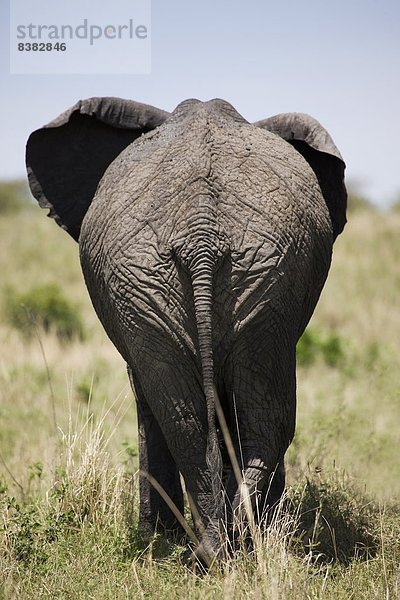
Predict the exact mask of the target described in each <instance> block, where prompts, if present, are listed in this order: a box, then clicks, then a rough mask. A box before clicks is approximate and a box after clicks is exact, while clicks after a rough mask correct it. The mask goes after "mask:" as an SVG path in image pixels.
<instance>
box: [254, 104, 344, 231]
mask: <svg viewBox="0 0 400 600" xmlns="http://www.w3.org/2000/svg"><path fill="white" fill-rule="evenodd" d="M254 125H256V126H257V127H261V128H262V129H267V130H268V131H271V132H272V133H275V134H276V135H279V136H280V137H281V138H283V139H284V140H286V141H287V142H289V144H291V145H292V146H293V147H294V148H296V150H297V151H298V152H300V154H302V155H303V157H304V158H305V159H306V161H307V162H308V164H309V165H310V167H311V168H312V169H313V171H314V173H315V175H316V176H317V179H318V183H319V185H320V187H321V191H322V195H323V197H324V199H325V202H326V204H327V207H328V210H329V214H330V217H331V221H332V229H333V236H334V239H336V237H337V236H338V235H339V233H341V232H342V231H343V229H344V226H345V224H346V209H347V192H346V188H345V185H344V171H345V168H346V165H345V163H344V161H343V158H342V157H341V154H340V152H339V150H338V149H337V148H336V146H335V144H334V142H333V140H332V138H331V136H330V135H329V133H328V132H327V131H326V129H324V128H323V127H322V125H321V124H320V123H318V121H316V120H315V119H313V118H312V117H310V116H309V115H306V114H302V113H283V114H280V115H276V116H274V117H270V118H269V119H264V120H263V121H257V122H256V123H254Z"/></svg>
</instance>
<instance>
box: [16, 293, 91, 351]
mask: <svg viewBox="0 0 400 600" xmlns="http://www.w3.org/2000/svg"><path fill="white" fill-rule="evenodd" d="M6 314H7V316H8V319H9V321H10V323H11V324H12V325H13V326H14V327H16V328H17V329H19V330H20V331H22V332H23V333H24V334H26V335H27V336H28V337H30V336H32V335H33V334H34V332H35V328H36V327H40V328H42V329H44V330H45V331H51V330H53V331H55V332H56V334H57V335H58V336H59V338H61V339H66V340H70V339H72V338H73V337H78V338H80V339H82V338H83V326H82V322H81V319H80V317H79V314H78V312H77V308H76V307H75V306H73V305H72V304H71V303H70V302H69V301H68V300H67V299H66V298H65V296H64V295H63V293H62V291H61V290H60V288H59V287H58V286H57V285H55V284H48V285H42V286H38V287H34V288H32V289H31V290H30V291H29V292H26V293H24V294H17V293H15V292H12V291H10V290H9V291H8V292H7V296H6Z"/></svg>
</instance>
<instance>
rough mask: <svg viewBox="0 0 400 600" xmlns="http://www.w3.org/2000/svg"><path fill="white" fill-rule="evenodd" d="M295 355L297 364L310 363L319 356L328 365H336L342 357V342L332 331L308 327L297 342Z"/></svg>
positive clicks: (338, 364)
mask: <svg viewBox="0 0 400 600" xmlns="http://www.w3.org/2000/svg"><path fill="white" fill-rule="evenodd" d="M296 355H297V362H298V364H299V365H301V366H303V367H308V366H310V365H312V364H313V363H314V362H315V361H316V359H317V358H318V357H319V356H321V357H322V358H323V360H324V361H325V362H326V364H327V365H329V366H330V367H337V366H340V365H341V363H342V361H343V358H344V343H343V340H342V339H341V338H340V337H339V336H338V335H337V334H336V333H334V332H332V331H320V330H317V329H314V328H312V327H308V328H307V329H306V331H305V332H304V333H303V335H302V336H301V338H300V340H299V341H298V343H297V348H296Z"/></svg>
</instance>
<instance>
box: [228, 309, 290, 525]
mask: <svg viewBox="0 0 400 600" xmlns="http://www.w3.org/2000/svg"><path fill="white" fill-rule="evenodd" d="M258 340H259V343H257V341H258ZM225 381H226V384H225V385H226V388H227V390H229V395H230V403H229V406H228V411H229V413H230V415H229V417H228V420H229V422H230V428H231V431H232V437H233V439H234V440H235V447H236V453H237V458H238V462H239V465H240V467H241V470H242V473H243V479H244V481H245V483H246V484H247V486H248V492H249V493H250V494H251V497H252V503H253V508H254V513H255V516H256V518H257V517H258V518H261V515H262V514H263V513H264V512H265V509H266V508H268V507H269V508H271V507H272V506H273V505H276V503H277V502H278V501H279V499H280V497H281V495H282V493H283V489H284V483H285V471H284V455H285V452H286V450H287V448H288V446H289V444H290V442H291V440H292V438H293V435H294V427H295V412H296V375H295V342H294V341H291V339H290V336H289V335H288V333H287V331H285V329H284V328H283V327H282V329H279V328H278V327H277V326H275V328H272V327H269V326H268V321H267V320H266V319H265V318H262V317H261V318H260V319H259V320H258V319H257V320H255V321H254V322H253V323H251V324H248V325H247V329H246V331H244V332H243V334H242V336H241V337H238V339H237V340H236V342H235V344H234V347H233V349H232V352H231V354H230V356H229V359H228V360H227V364H226V370H225ZM232 415H234V418H232ZM227 495H228V504H230V505H231V506H232V511H233V512H235V511H238V512H240V511H239V510H238V509H239V506H240V504H241V493H240V487H239V486H238V482H237V481H236V477H235V475H234V474H233V472H232V474H231V476H230V479H229V481H228V485H227Z"/></svg>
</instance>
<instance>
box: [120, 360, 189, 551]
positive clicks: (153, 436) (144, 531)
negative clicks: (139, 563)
mask: <svg viewBox="0 0 400 600" xmlns="http://www.w3.org/2000/svg"><path fill="white" fill-rule="evenodd" d="M128 375H129V380H130V382H131V386H132V389H133V391H134V393H135V397H136V404H137V418H138V432H139V467H140V470H141V473H140V484H139V494H140V512H139V533H140V535H141V537H142V538H143V540H145V541H149V540H150V539H151V537H152V536H153V534H154V533H155V531H161V532H162V533H164V534H166V535H167V536H172V537H174V538H176V539H177V538H180V537H182V536H183V534H184V530H183V528H182V526H181V525H180V524H179V521H178V520H177V518H176V515H175V514H174V512H173V511H172V510H171V508H170V507H169V506H168V504H167V503H166V502H165V500H164V499H163V498H162V496H161V495H160V494H159V492H158V491H157V490H156V489H155V487H154V484H153V483H152V482H153V481H154V480H155V481H156V482H157V484H159V485H160V486H161V488H162V489H163V490H164V492H165V494H166V495H167V496H168V497H169V498H170V499H171V500H172V502H173V503H174V505H175V506H176V508H177V510H178V511H179V512H180V513H181V514H183V492H182V486H181V483H180V475H179V470H178V467H177V465H176V462H175V460H174V459H173V457H172V455H171V453H170V451H169V449H168V446H167V442H166V440H165V437H164V435H163V433H162V431H161V428H160V426H159V424H158V422H157V420H156V419H155V418H154V415H153V413H152V411H151V409H150V406H149V404H148V402H147V400H146V398H145V395H144V393H143V389H142V386H141V384H140V381H139V379H138V378H137V377H134V376H133V374H132V370H131V368H130V367H129V366H128Z"/></svg>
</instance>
